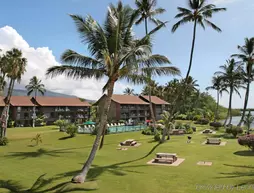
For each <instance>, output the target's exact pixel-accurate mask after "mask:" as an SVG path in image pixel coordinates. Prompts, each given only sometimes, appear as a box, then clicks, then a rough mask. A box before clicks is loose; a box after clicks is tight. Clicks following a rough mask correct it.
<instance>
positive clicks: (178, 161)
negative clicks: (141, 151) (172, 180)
mask: <svg viewBox="0 0 254 193" xmlns="http://www.w3.org/2000/svg"><path fill="white" fill-rule="evenodd" d="M184 160H185V159H183V158H177V160H176V161H175V162H174V163H172V164H166V163H154V159H152V160H150V161H149V162H147V163H146V164H148V165H157V166H173V167H177V166H179V165H180V164H181V163H183V162H184Z"/></svg>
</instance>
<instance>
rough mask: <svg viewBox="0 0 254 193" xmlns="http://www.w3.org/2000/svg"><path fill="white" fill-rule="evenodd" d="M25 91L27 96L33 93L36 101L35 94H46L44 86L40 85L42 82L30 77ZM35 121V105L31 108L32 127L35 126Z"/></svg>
mask: <svg viewBox="0 0 254 193" xmlns="http://www.w3.org/2000/svg"><path fill="white" fill-rule="evenodd" d="M26 89H27V95H28V96H30V95H31V94H32V93H34V99H35V100H36V97H37V92H39V93H40V94H41V95H44V93H45V92H46V90H45V86H44V84H42V81H41V80H39V79H38V78H37V77H36V76H34V77H32V78H31V79H30V81H29V84H28V85H26ZM35 119H36V111H35V105H34V107H33V127H34V126H35Z"/></svg>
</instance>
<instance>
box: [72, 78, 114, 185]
mask: <svg viewBox="0 0 254 193" xmlns="http://www.w3.org/2000/svg"><path fill="white" fill-rule="evenodd" d="M114 84H115V81H112V82H111V83H110V84H109V87H108V95H107V98H106V101H105V103H104V107H103V111H102V115H101V119H100V123H99V125H98V130H97V134H96V138H95V141H94V144H93V147H92V150H91V152H90V155H89V157H88V159H87V161H86V162H85V164H84V166H83V168H82V171H81V172H80V173H79V174H78V175H76V176H74V177H73V178H72V182H74V183H83V182H84V181H85V180H86V176H87V173H88V171H89V169H90V167H91V165H92V162H93V160H94V158H95V155H96V152H97V150H98V147H99V143H100V139H101V136H102V133H103V130H104V125H105V124H106V122H107V119H108V111H109V107H110V104H111V98H112V94H113V90H114Z"/></svg>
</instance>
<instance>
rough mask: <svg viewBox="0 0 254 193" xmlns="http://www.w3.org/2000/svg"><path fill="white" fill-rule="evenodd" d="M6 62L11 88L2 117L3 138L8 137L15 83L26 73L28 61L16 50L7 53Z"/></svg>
mask: <svg viewBox="0 0 254 193" xmlns="http://www.w3.org/2000/svg"><path fill="white" fill-rule="evenodd" d="M6 62H7V64H8V70H7V71H8V73H7V77H8V78H9V80H10V82H9V88H8V92H7V96H6V98H5V107H4V110H3V111H2V115H1V129H2V130H1V137H5V136H6V128H7V123H8V118H9V107H10V100H11V96H12V91H13V88H14V84H15V81H17V82H18V83H20V81H21V76H22V75H23V74H24V73H25V71H26V65H27V59H26V58H23V57H22V52H21V51H20V50H18V49H16V48H13V49H12V50H10V51H7V52H6Z"/></svg>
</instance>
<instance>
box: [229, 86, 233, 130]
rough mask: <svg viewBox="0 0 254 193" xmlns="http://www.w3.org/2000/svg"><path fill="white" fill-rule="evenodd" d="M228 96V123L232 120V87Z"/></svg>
mask: <svg viewBox="0 0 254 193" xmlns="http://www.w3.org/2000/svg"><path fill="white" fill-rule="evenodd" d="M230 91H231V92H230V97H229V108H228V112H229V122H228V124H229V125H230V124H231V122H232V96H233V88H231V90H230Z"/></svg>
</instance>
